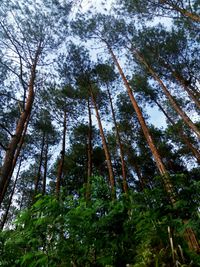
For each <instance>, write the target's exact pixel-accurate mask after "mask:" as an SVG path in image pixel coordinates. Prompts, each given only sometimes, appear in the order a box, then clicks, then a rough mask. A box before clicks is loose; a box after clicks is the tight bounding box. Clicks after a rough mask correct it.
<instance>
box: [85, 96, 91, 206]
mask: <svg viewBox="0 0 200 267" xmlns="http://www.w3.org/2000/svg"><path fill="white" fill-rule="evenodd" d="M87 104H88V144H87V155H88V159H87V160H88V166H87V184H86V200H87V201H89V199H90V177H91V176H92V114H91V107H90V99H89V97H88V103H87Z"/></svg>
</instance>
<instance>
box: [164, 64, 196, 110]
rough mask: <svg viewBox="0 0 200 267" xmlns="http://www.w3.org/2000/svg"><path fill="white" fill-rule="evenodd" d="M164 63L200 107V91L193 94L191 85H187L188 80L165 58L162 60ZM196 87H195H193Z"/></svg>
mask: <svg viewBox="0 0 200 267" xmlns="http://www.w3.org/2000/svg"><path fill="white" fill-rule="evenodd" d="M161 62H162V64H163V65H164V66H165V67H166V68H167V69H168V70H169V71H170V72H171V74H172V75H173V76H174V78H175V79H176V80H177V81H178V82H179V84H180V85H181V86H182V88H183V89H184V90H185V91H186V92H187V94H188V95H189V97H190V99H191V100H192V101H194V103H195V104H196V106H197V107H198V108H199V109H200V101H199V93H198V92H196V91H195V93H196V95H194V94H193V92H192V91H191V89H190V85H188V86H187V85H186V83H187V81H185V79H184V78H183V77H182V76H181V75H180V74H179V73H177V72H176V71H175V70H173V68H172V67H171V66H170V64H168V63H166V62H165V61H164V60H162V61H161ZM193 89H194V88H193Z"/></svg>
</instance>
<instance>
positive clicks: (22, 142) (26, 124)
mask: <svg viewBox="0 0 200 267" xmlns="http://www.w3.org/2000/svg"><path fill="white" fill-rule="evenodd" d="M29 117H30V115H29ZM28 123H29V118H28V119H27V121H26V123H25V126H24V131H23V133H22V137H21V139H20V142H19V144H18V147H17V150H16V153H15V156H14V159H13V162H12V169H11V171H10V173H9V176H8V179H7V181H6V183H5V185H4V188H3V192H2V195H1V196H0V207H1V203H2V201H3V199H4V197H5V194H6V192H7V188H8V185H9V183H10V180H11V177H12V175H13V172H14V169H15V166H16V163H17V159H18V157H19V155H20V152H21V148H22V146H23V144H24V138H25V136H26V131H27V128H28Z"/></svg>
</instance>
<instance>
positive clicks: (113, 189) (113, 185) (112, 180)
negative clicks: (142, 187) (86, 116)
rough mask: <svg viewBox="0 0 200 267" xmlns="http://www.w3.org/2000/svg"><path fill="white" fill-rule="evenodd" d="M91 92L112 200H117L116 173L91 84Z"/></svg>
mask: <svg viewBox="0 0 200 267" xmlns="http://www.w3.org/2000/svg"><path fill="white" fill-rule="evenodd" d="M89 91H90V95H91V99H92V103H93V105H94V109H95V113H96V118H97V121H98V125H99V131H100V135H101V140H102V144H103V149H104V153H105V157H106V163H107V167H108V173H109V180H110V186H111V194H112V198H113V199H115V198H116V192H115V178H114V173H113V167H112V162H111V157H110V152H109V150H108V145H107V142H106V138H105V135H104V131H103V126H102V123H101V118H100V115H99V111H98V107H97V103H96V100H95V97H94V94H93V91H92V86H91V84H90V88H89Z"/></svg>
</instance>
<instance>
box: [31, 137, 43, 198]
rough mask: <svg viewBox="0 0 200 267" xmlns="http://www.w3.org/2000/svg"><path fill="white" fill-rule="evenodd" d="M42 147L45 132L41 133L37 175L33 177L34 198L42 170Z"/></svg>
mask: <svg viewBox="0 0 200 267" xmlns="http://www.w3.org/2000/svg"><path fill="white" fill-rule="evenodd" d="M44 145H45V132H44V133H43V136H42V144H41V151H40V158H39V167H38V173H37V176H36V177H35V192H34V196H35V195H36V194H37V191H38V185H39V182H40V177H41V169H42V161H43V153H44Z"/></svg>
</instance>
